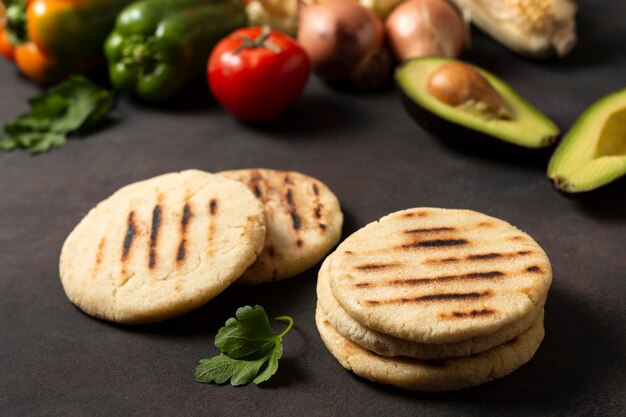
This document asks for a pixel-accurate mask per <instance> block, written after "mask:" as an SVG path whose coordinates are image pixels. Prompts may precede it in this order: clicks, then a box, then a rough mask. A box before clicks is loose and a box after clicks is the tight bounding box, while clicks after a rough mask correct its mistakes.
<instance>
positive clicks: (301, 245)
mask: <svg viewBox="0 0 626 417" xmlns="http://www.w3.org/2000/svg"><path fill="white" fill-rule="evenodd" d="M219 175H222V176H225V177H227V178H230V179H233V180H237V181H240V182H242V183H244V184H246V185H247V186H248V188H249V189H250V190H251V191H252V192H253V193H254V194H255V195H256V196H257V198H258V199H259V200H260V201H261V203H262V204H263V206H264V208H265V214H266V224H267V232H266V237H265V247H264V248H263V252H261V255H259V257H258V259H257V260H256V262H255V263H254V264H253V265H252V266H251V267H250V268H248V270H247V271H246V272H245V273H244V274H243V276H242V277H241V278H240V279H239V280H238V281H237V282H238V283H243V284H261V283H264V282H272V281H278V280H282V279H286V278H290V277H293V276H295V275H298V274H300V273H302V272H304V271H306V270H307V269H309V268H311V267H312V266H313V265H315V264H317V263H318V262H319V261H320V260H321V259H322V258H323V257H324V256H325V255H326V254H327V253H328V252H329V251H330V250H331V249H332V248H333V246H335V245H336V244H337V241H338V240H339V237H340V236H341V226H342V224H343V214H342V212H341V207H340V205H339V200H337V197H336V196H335V194H333V192H332V191H331V190H330V189H329V188H328V187H327V186H326V185H324V184H323V183H322V182H321V181H319V180H317V179H315V178H312V177H309V176H307V175H304V174H300V173H298V172H293V171H289V172H287V171H276V170H270V169H242V170H236V171H224V172H221V173H219Z"/></svg>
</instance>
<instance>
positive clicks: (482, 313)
mask: <svg viewBox="0 0 626 417" xmlns="http://www.w3.org/2000/svg"><path fill="white" fill-rule="evenodd" d="M494 314H496V310H494V309H492V308H482V309H480V310H478V309H474V310H469V311H451V312H449V313H440V314H439V318H442V319H465V318H478V317H486V316H493V315H494Z"/></svg>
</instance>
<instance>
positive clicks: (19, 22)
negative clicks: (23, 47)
mask: <svg viewBox="0 0 626 417" xmlns="http://www.w3.org/2000/svg"><path fill="white" fill-rule="evenodd" d="M6 5H7V6H6V10H5V11H4V28H5V30H6V32H7V34H8V35H9V39H10V40H11V43H12V44H14V45H19V44H21V43H25V42H26V41H28V34H27V32H26V2H25V1H12V2H7V3H6Z"/></svg>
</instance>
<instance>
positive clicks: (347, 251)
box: [343, 250, 354, 255]
mask: <svg viewBox="0 0 626 417" xmlns="http://www.w3.org/2000/svg"><path fill="white" fill-rule="evenodd" d="M343 253H345V254H346V255H352V254H354V252H352V251H351V250H344V251H343Z"/></svg>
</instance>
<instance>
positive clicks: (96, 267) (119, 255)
mask: <svg viewBox="0 0 626 417" xmlns="http://www.w3.org/2000/svg"><path fill="white" fill-rule="evenodd" d="M342 222H343V215H342V213H341V208H340V206H339V201H338V200H337V197H335V195H334V194H333V193H332V192H331V191H330V190H329V189H328V187H326V186H325V185H324V184H323V183H322V182H321V181H319V180H317V179H315V178H312V177H309V176H306V175H303V174H299V173H297V172H285V171H275V170H266V169H251V170H239V171H228V172H224V173H223V174H222V175H215V174H209V173H207V172H203V171H198V170H188V171H183V172H176V173H170V174H165V175H161V176H158V177H155V178H151V179H148V180H145V181H141V182H138V183H134V184H131V185H128V186H126V187H123V188H122V189H120V190H119V191H117V192H115V193H114V194H113V195H112V196H110V197H109V198H107V199H106V200H104V201H102V202H101V203H100V204H98V205H97V206H96V207H95V208H94V209H92V210H91V211H90V212H89V213H88V214H87V215H86V216H85V217H84V218H83V219H82V220H81V222H80V223H79V224H78V225H77V226H76V227H75V228H74V230H73V231H72V232H71V233H70V235H69V236H68V238H67V239H66V241H65V243H64V245H63V249H62V251H61V258H60V276H61V282H62V284H63V288H64V290H65V293H66V295H67V296H68V298H69V299H70V300H71V301H72V302H73V303H74V304H76V305H77V306H78V307H79V308H80V309H82V310H83V311H85V312H86V313H87V314H89V315H92V316H94V317H98V318H101V319H105V320H111V321H116V322H121V323H147V322H155V321H159V320H164V319H167V318H169V317H173V316H176V315H179V314H182V313H185V312H188V311H190V310H193V309H195V308H197V307H200V306H201V305H203V304H205V303H206V302H207V301H209V300H211V299H212V298H214V297H215V296H216V295H218V294H219V293H221V292H222V291H223V290H224V289H226V288H227V287H228V286H229V285H231V284H232V283H234V282H236V281H237V280H238V279H239V278H241V280H240V282H243V283H249V284H250V283H251V284H258V283H263V282H271V281H275V280H279V279H285V278H289V277H293V276H295V275H298V274H300V273H301V272H303V271H305V270H306V269H308V268H310V267H311V266H313V265H315V264H316V263H318V262H319V261H320V260H321V259H322V258H323V257H324V256H325V255H326V254H327V253H328V251H330V250H331V248H332V247H333V246H334V245H335V244H336V243H337V241H338V240H339V237H340V235H341V226H342Z"/></svg>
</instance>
